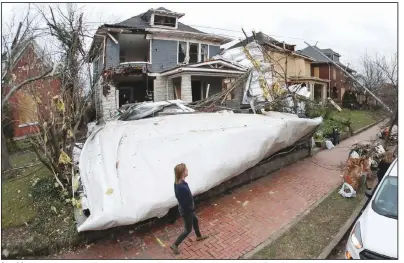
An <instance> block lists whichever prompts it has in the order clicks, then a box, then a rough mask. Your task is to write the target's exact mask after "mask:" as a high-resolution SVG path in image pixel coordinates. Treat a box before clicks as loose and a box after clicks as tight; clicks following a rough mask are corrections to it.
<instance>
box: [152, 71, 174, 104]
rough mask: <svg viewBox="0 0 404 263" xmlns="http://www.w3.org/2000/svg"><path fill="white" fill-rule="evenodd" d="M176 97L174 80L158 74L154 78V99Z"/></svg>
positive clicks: (160, 99) (161, 99) (162, 99)
mask: <svg viewBox="0 0 404 263" xmlns="http://www.w3.org/2000/svg"><path fill="white" fill-rule="evenodd" d="M173 99H174V88H173V80H172V79H169V78H167V77H160V76H157V77H156V79H155V80H154V101H155V102H157V101H164V100H173Z"/></svg>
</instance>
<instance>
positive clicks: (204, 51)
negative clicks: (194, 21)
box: [201, 45, 208, 62]
mask: <svg viewBox="0 0 404 263" xmlns="http://www.w3.org/2000/svg"><path fill="white" fill-rule="evenodd" d="M207 60H208V45H201V62H204V61H207Z"/></svg>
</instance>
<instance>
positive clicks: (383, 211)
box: [372, 176, 398, 219]
mask: <svg viewBox="0 0 404 263" xmlns="http://www.w3.org/2000/svg"><path fill="white" fill-rule="evenodd" d="M397 181H398V180H397V176H387V177H386V178H385V179H384V180H383V181H382V183H381V185H380V187H379V189H378V191H377V194H376V196H375V198H374V199H373V202H372V209H373V210H374V211H375V212H376V213H378V214H379V215H382V216H387V217H390V218H395V219H397V210H398V184H397Z"/></svg>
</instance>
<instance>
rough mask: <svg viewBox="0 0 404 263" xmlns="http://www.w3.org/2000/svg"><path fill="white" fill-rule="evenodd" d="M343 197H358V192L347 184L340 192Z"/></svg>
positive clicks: (344, 184) (343, 185)
mask: <svg viewBox="0 0 404 263" xmlns="http://www.w3.org/2000/svg"><path fill="white" fill-rule="evenodd" d="M338 193H339V194H340V195H342V196H343V197H347V198H350V197H356V191H355V190H354V189H353V187H352V186H350V185H349V184H347V183H343V184H342V187H341V189H340V190H339V191H338Z"/></svg>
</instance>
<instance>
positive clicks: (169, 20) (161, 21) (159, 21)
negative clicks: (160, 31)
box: [154, 15, 177, 27]
mask: <svg viewBox="0 0 404 263" xmlns="http://www.w3.org/2000/svg"><path fill="white" fill-rule="evenodd" d="M176 20H177V18H175V17H170V16H160V15H154V25H155V26H168V27H175V26H176Z"/></svg>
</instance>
